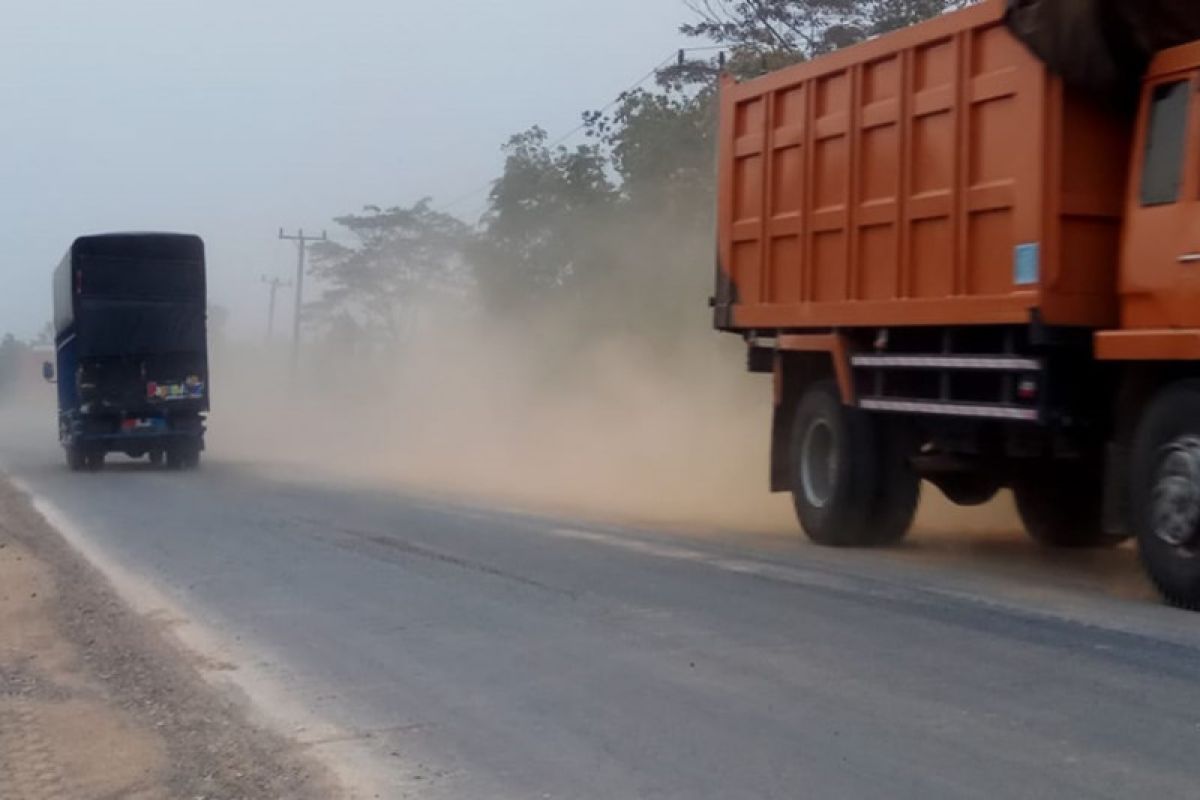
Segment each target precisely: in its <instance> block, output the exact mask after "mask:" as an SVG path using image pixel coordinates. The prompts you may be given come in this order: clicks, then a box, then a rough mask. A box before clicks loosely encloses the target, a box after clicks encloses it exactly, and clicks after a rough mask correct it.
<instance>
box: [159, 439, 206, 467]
mask: <svg viewBox="0 0 1200 800" xmlns="http://www.w3.org/2000/svg"><path fill="white" fill-rule="evenodd" d="M199 466H200V448H199V447H196V446H195V445H190V444H178V445H174V446H172V447H168V448H167V469H174V470H185V469H196V468H198V467H199Z"/></svg>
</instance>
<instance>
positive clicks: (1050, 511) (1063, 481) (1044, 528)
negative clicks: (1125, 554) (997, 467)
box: [1013, 463, 1129, 549]
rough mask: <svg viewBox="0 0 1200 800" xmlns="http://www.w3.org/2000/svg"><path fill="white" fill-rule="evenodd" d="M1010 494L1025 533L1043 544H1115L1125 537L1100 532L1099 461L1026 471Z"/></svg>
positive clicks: (1101, 482) (1101, 477)
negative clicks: (1054, 469)
mask: <svg viewBox="0 0 1200 800" xmlns="http://www.w3.org/2000/svg"><path fill="white" fill-rule="evenodd" d="M1013 495H1014V496H1015V498H1016V501H1017V513H1018V514H1020V516H1021V522H1023V523H1024V524H1025V530H1026V532H1028V533H1029V536H1030V537H1031V538H1032V539H1033V540H1034V541H1035V542H1038V543H1039V544H1042V545H1045V546H1046V547H1058V548H1066V549H1085V548H1098V547H1116V546H1117V545H1119V544H1121V543H1122V542H1124V541H1125V540H1126V539H1128V538H1129V537H1127V536H1119V535H1112V534H1108V533H1105V532H1104V471H1103V467H1102V466H1100V465H1099V464H1093V463H1079V464H1069V463H1064V464H1062V465H1060V466H1059V467H1058V468H1057V470H1056V471H1055V472H1051V471H1050V470H1044V469H1034V470H1027V471H1026V473H1025V474H1023V475H1022V476H1021V477H1019V478H1018V479H1017V480H1016V481H1015V482H1014V483H1013Z"/></svg>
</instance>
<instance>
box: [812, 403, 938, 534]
mask: <svg viewBox="0 0 1200 800" xmlns="http://www.w3.org/2000/svg"><path fill="white" fill-rule="evenodd" d="M791 460H792V470H791V472H792V497H793V499H794V502H795V506H796V515H797V516H798V517H799V518H800V525H801V527H803V528H804V532H805V533H806V534H807V535H808V537H809V538H810V539H811V540H812V541H814V542H816V543H817V544H820V545H824V546H827V547H877V546H881V545H888V544H894V543H896V542H898V541H900V540H901V539H903V538H904V536H905V534H906V533H908V529H909V528H910V527H911V525H912V520H913V516H914V515H915V514H916V508H917V500H918V496H919V492H920V481H919V479H918V477H917V475H916V473H915V472H914V471H913V469H912V467H911V465H910V464H909V463H908V460H907V458H906V454H905V453H904V452H903V448H902V447H901V446H900V440H899V437H896V436H893V435H890V433H889V431H888V430H887V429H886V428H885V427H884V426H882V425H880V424H879V422H878V421H877V420H875V419H873V418H872V417H870V416H868V415H867V414H865V413H863V412H862V411H859V410H858V409H854V408H848V407H846V406H845V405H843V404H842V401H841V397H840V395H839V393H838V390H837V386H836V384H835V383H834V382H833V381H822V382H819V383H814V384H813V385H812V386H810V387H809V388H808V390H807V391H806V392H805V393H804V396H803V397H802V398H801V399H800V402H799V403H798V404H797V406H796V417H795V420H794V423H793V426H792V444H791Z"/></svg>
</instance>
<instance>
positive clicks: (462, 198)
mask: <svg viewBox="0 0 1200 800" xmlns="http://www.w3.org/2000/svg"><path fill="white" fill-rule="evenodd" d="M723 49H725V48H724V47H722V46H720V45H712V46H704V47H681V48H677V49H675V50H672V51H671V54H670V55H669V56H667V57H666V58H664V59H662V60H661V61H659V62H658V63H657V64H655V65H654V67H653V68H652V69H650V70H649V71H648V72H646V74H645V75H643V76H642V77H640V78H638V79H637V80H636V81H635V82H633V83H632V84H630V85H629V86H628V87H627V88H625V89H623V90H622V91H621V92H619V93H618V94H617V96H616V97H614V98H613V99H612V100H610V101H609V102H608V103H606V104H605V105H603V106H601V107H600V108H599V109H597V113H600V114H603V113H604V112H605V111H608V110H609V109H611V108H613V107H614V106H616V105H618V104H619V103H620V102H621V101H622V100H623V99H624V98H625V97H627V96H628V95H629V94H630V93H631V92H634V91H637V90H638V89H640V88H641V87H642V86H643V85H644V84H645V83H646V81H648V80H650V79H651V78H653V77H655V76H657V75H658V73H659V72H661V71H662V70H663V68H664V67H666V66H667V65H668V64H670V63H671V62H672V61H675V60H677V59H679V58H680V57H681V56H685V55H686V54H688V53H707V52H713V51H716V50H723ZM587 125H588V123H587V122H586V121H584V122H581V123H579V124H578V125H576V126H575V127H574V128H572V129H571V130H569V131H567V132H566V133H564V134H563V135H561V136H559V137H558V138H557V139H555V140H554V141H552V142H550V143H549V144H548V145H547V147H549V148H551V149H553V148H555V147H558V146H560V145H562V144H565V143H566V142H567V141H568V140H570V139H571V138H572V137H573V136H575V135H576V134H578V133H579V132H580V131H582V130H584V129H585V128H586V127H587ZM494 183H495V180H494V179H493V180H489V181H488V182H487V183H484V184H482V185H480V186H478V187H476V188H475V189H472V190H471V191H469V192H465V193H464V194H462V195H459V196H458V197H456V198H455V199H453V200H451V201H450V202H448V203H445V204H442V205H440V206H439V207H438V208H437V211H439V212H441V213H446V212H447V211H449V210H450V209H452V208H456V207H458V206H460V205H462V204H463V203H465V202H467V201H468V200H471V199H472V198H475V197H477V196H479V195H480V194H482V193H483V192H485V191H488V190H489V189H491V188H492V185H493V184H494Z"/></svg>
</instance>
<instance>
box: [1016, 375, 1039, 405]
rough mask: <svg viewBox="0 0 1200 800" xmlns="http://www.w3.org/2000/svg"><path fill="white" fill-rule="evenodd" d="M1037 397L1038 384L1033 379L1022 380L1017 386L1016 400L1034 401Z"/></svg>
mask: <svg viewBox="0 0 1200 800" xmlns="http://www.w3.org/2000/svg"><path fill="white" fill-rule="evenodd" d="M1037 396H1038V384H1037V380H1036V379H1034V378H1022V379H1021V382H1020V383H1018V384H1017V398H1018V399H1020V400H1025V401H1029V400H1036V399H1037Z"/></svg>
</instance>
